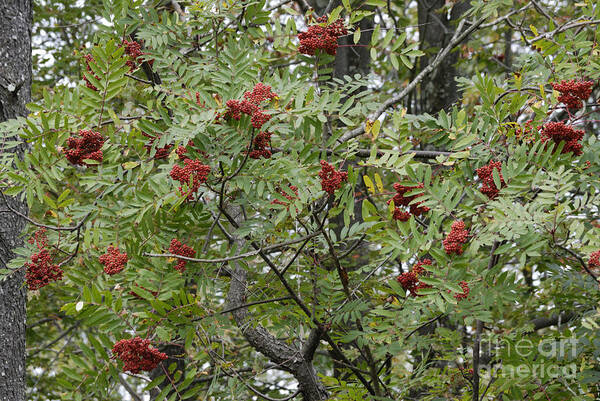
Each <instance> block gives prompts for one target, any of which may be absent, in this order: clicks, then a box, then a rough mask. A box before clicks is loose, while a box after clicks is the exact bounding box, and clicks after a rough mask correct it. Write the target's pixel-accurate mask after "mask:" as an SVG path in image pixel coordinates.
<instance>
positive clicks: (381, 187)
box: [375, 173, 383, 192]
mask: <svg viewBox="0 0 600 401" xmlns="http://www.w3.org/2000/svg"><path fill="white" fill-rule="evenodd" d="M375 184H377V189H378V190H379V192H383V182H382V181H381V177H380V176H379V174H377V173H375Z"/></svg>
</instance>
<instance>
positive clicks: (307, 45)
mask: <svg viewBox="0 0 600 401" xmlns="http://www.w3.org/2000/svg"><path fill="white" fill-rule="evenodd" d="M346 34H348V30H347V29H346V28H345V27H344V21H343V20H342V19H341V18H340V19H338V20H336V21H334V22H332V23H331V24H327V16H326V15H323V16H322V17H319V18H317V19H316V24H314V25H311V26H309V27H308V30H307V31H306V32H301V33H299V34H298V39H300V46H299V47H298V51H299V52H300V53H302V54H308V55H310V56H312V55H314V54H315V51H316V50H317V49H321V50H323V51H325V52H326V53H327V54H330V55H332V56H333V55H335V53H336V52H337V48H338V44H337V40H338V38H339V37H340V36H342V35H346Z"/></svg>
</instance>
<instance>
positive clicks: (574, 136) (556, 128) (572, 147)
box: [542, 121, 585, 156]
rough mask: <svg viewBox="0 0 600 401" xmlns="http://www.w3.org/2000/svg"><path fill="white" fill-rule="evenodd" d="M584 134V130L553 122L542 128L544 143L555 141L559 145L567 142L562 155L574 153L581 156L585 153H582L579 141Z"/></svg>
mask: <svg viewBox="0 0 600 401" xmlns="http://www.w3.org/2000/svg"><path fill="white" fill-rule="evenodd" d="M584 134H585V132H583V130H576V129H573V127H572V126H570V125H565V124H564V123H562V122H556V121H553V122H549V123H546V124H545V125H544V127H543V128H542V141H543V142H547V141H553V142H554V143H556V144H557V145H558V144H559V143H560V142H562V141H565V146H564V147H563V149H562V153H569V152H573V154H574V155H576V156H579V155H581V154H582V153H583V152H582V151H581V148H582V147H583V146H582V145H581V143H579V141H580V140H581V139H582V138H583V135H584Z"/></svg>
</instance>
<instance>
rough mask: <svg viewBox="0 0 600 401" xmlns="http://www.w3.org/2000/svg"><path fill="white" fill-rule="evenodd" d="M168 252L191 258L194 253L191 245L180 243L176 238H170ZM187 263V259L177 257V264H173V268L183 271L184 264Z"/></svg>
mask: <svg viewBox="0 0 600 401" xmlns="http://www.w3.org/2000/svg"><path fill="white" fill-rule="evenodd" d="M169 252H170V253H172V254H174V255H179V256H185V257H186V258H191V257H193V256H194V255H195V254H196V251H194V250H193V249H192V248H191V247H189V246H187V245H185V244H182V243H181V242H179V240H177V239H176V238H173V239H172V240H171V246H170V247H169ZM186 264H187V260H185V259H178V261H177V264H176V265H175V270H177V271H179V272H181V273H183V272H184V271H185V265H186Z"/></svg>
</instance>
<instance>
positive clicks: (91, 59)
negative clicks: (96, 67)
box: [83, 54, 100, 91]
mask: <svg viewBox="0 0 600 401" xmlns="http://www.w3.org/2000/svg"><path fill="white" fill-rule="evenodd" d="M83 58H84V59H85V67H86V70H87V72H89V73H90V74H91V75H93V76H94V78H96V79H97V80H98V81H99V80H100V77H99V76H98V75H96V74H94V71H92V68H91V67H90V63H95V60H94V56H92V55H91V54H86V55H85V56H83ZM83 80H84V81H85V86H87V87H88V88H90V89H91V90H94V91H97V90H98V88H96V87H95V86H94V84H92V83H91V82H90V81H88V79H87V77H86V76H85V74H84V75H83Z"/></svg>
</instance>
